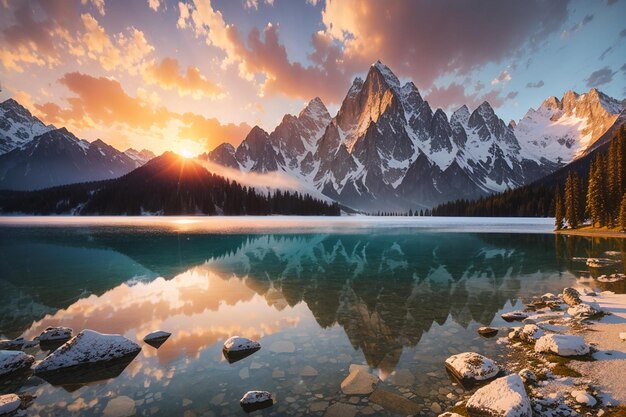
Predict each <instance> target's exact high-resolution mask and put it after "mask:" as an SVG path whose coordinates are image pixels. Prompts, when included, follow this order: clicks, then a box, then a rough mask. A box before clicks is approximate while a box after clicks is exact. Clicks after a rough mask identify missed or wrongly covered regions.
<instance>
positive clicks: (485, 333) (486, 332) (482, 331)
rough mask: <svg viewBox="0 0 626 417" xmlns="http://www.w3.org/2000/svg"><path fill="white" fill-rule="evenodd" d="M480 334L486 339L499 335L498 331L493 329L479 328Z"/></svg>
mask: <svg viewBox="0 0 626 417" xmlns="http://www.w3.org/2000/svg"><path fill="white" fill-rule="evenodd" d="M478 334H479V335H481V336H484V337H494V336H495V335H497V334H498V329H494V328H493V327H479V328H478Z"/></svg>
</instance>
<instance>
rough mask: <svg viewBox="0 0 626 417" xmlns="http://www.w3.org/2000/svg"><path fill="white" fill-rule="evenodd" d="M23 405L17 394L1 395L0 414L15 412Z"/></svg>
mask: <svg viewBox="0 0 626 417" xmlns="http://www.w3.org/2000/svg"><path fill="white" fill-rule="evenodd" d="M21 405H22V400H21V399H20V397H18V396H17V395H15V394H4V395H0V416H4V415H7V414H9V413H12V412H14V411H15V410H17V409H18V408H20V406H21Z"/></svg>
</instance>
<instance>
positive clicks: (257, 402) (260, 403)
mask: <svg viewBox="0 0 626 417" xmlns="http://www.w3.org/2000/svg"><path fill="white" fill-rule="evenodd" d="M239 404H241V407H242V408H243V409H244V411H246V412H248V413H249V412H251V411H255V410H260V409H262V408H267V407H271V406H272V405H273V404H274V399H273V398H272V394H270V393H269V392H267V391H248V392H246V393H245V394H244V395H243V397H241V400H239Z"/></svg>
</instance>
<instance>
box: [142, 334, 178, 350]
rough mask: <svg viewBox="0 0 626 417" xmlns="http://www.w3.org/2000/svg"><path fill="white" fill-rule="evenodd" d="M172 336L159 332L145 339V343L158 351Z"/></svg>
mask: <svg viewBox="0 0 626 417" xmlns="http://www.w3.org/2000/svg"><path fill="white" fill-rule="evenodd" d="M171 335H172V334H171V333H168V332H164V331H162V330H159V331H156V332H152V333H150V334H148V335H146V337H144V338H143V341H144V342H146V343H147V344H149V345H150V346H152V347H155V348H157V349H158V348H160V347H161V345H162V344H163V343H165V341H166V340H167V339H168V338H169V337H170V336H171Z"/></svg>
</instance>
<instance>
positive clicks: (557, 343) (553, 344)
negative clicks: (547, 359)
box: [535, 334, 589, 356]
mask: <svg viewBox="0 0 626 417" xmlns="http://www.w3.org/2000/svg"><path fill="white" fill-rule="evenodd" d="M535 352H540V353H546V352H551V353H555V354H557V355H559V356H580V355H586V354H587V353H589V346H587V344H586V343H585V341H584V339H583V338H582V337H580V336H574V335H565V334H547V335H544V336H542V337H540V338H539V340H537V343H535Z"/></svg>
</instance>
